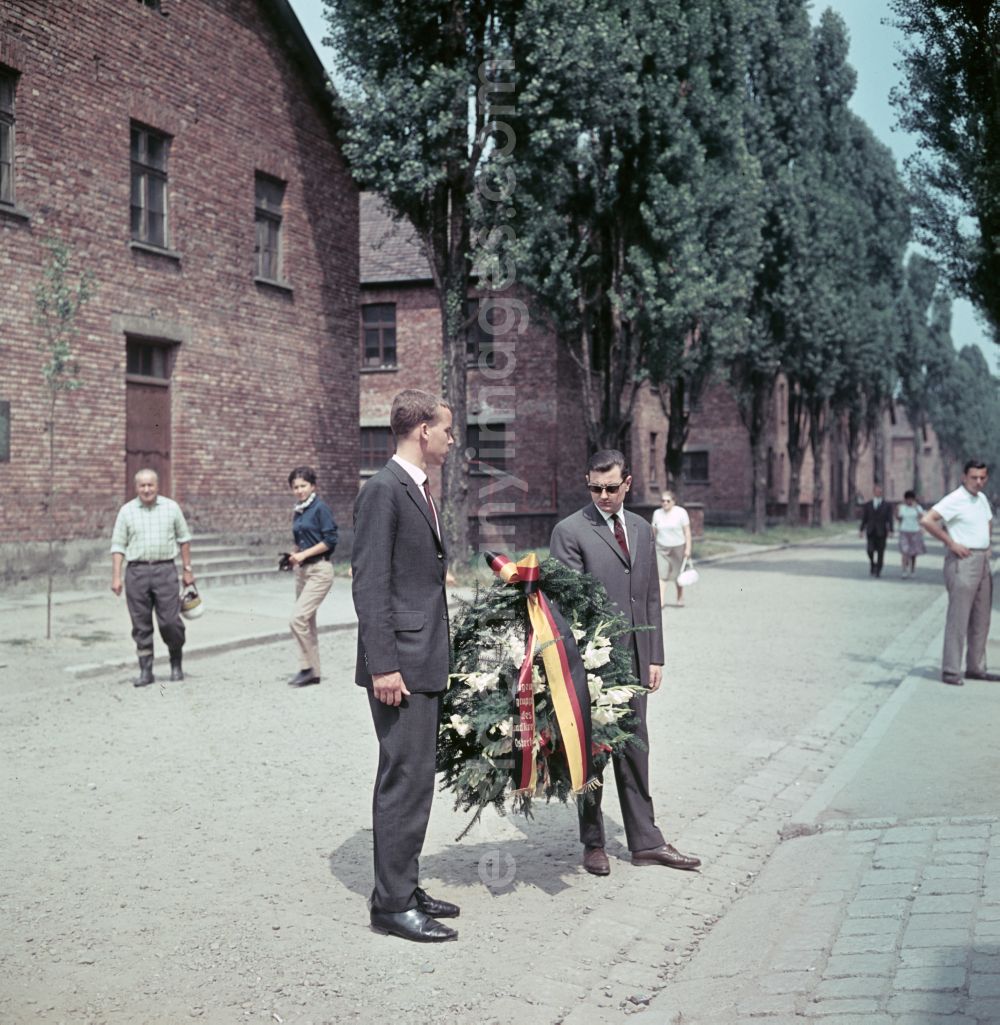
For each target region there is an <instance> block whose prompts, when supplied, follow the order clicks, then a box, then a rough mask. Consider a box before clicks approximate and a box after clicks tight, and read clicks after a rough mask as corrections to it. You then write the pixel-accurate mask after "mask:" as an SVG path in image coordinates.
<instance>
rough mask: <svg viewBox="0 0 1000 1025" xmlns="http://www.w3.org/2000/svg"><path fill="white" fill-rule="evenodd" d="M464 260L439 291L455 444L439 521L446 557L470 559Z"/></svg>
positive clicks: (443, 487)
mask: <svg viewBox="0 0 1000 1025" xmlns="http://www.w3.org/2000/svg"><path fill="white" fill-rule="evenodd" d="M464 271H465V268H464V264H463V265H462V266H461V268H460V269H458V270H457V272H456V271H454V270H453V271H452V272H451V273H449V275H448V277H447V278H446V283H445V288H444V290H443V293H439V294H440V295H441V328H442V332H441V333H442V349H443V356H444V359H443V361H442V381H441V390H442V392H443V395H444V398H445V399H446V400H447V402H448V404H449V405H450V406H451V414H452V423H453V429H454V432H455V444H454V445H452V447H451V450H450V451H449V452H448V457H447V459H446V460H445V463H444V466H443V468H442V472H441V506H442V509H441V522H442V528H443V530H444V536H445V543H446V544H447V546H448V557H449V561H450V562H451V563H452V564H453V565H454V564H463V563H465V562H467V561H468V559H469V476H468V461H467V460H466V457H465V424H466V418H467V416H468V397H467V381H468V371H467V369H466V352H465V302H466V294H467V291H468V284H467V283H468V276H467V275H466V274H465V272H464Z"/></svg>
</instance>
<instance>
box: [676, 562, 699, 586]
mask: <svg viewBox="0 0 1000 1025" xmlns="http://www.w3.org/2000/svg"><path fill="white" fill-rule="evenodd" d="M697 583H698V571H697V570H696V569H695V568H694V563H693V562H692V561H691V557H690V556H688V557H687V558H686V559H685V560H684V561H683V562H682V563H681V571H680V573H678V574H677V586H678V587H690V586H691V585H692V584H697Z"/></svg>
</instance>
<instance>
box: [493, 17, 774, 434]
mask: <svg viewBox="0 0 1000 1025" xmlns="http://www.w3.org/2000/svg"><path fill="white" fill-rule="evenodd" d="M743 13H744V4H743V3H742V2H734V0H730V2H727V3H722V4H720V3H710V2H708V0H698V2H688V3H680V2H679V0H669V2H663V0H660V2H655V3H654V2H651V0H633V2H625V3H623V2H620V0H601V2H597V3H594V2H592V0H528V2H527V3H526V4H525V7H524V10H523V11H522V14H521V18H520V21H519V23H518V48H517V65H516V67H517V75H518V115H517V116H516V117H515V118H513V119H512V124H513V125H514V127H515V129H516V133H517V140H518V148H517V155H516V159H513V160H511V159H510V158H508V157H505V156H502V155H499V154H498V155H494V156H493V157H492V159H491V160H490V163H489V166H488V167H487V168H486V173H487V174H488V175H492V176H493V177H494V178H495V179H496V180H500V179H501V178H502V175H503V174H504V172H505V170H506V168H508V167H513V168H515V169H516V172H517V185H516V190H515V191H514V195H513V196H512V198H511V200H510V202H509V203H508V205H507V207H506V208H504V209H502V210H497V209H495V208H492V207H486V208H484V209H483V210H482V216H483V218H484V222H485V224H486V225H487V226H488V225H490V224H493V223H497V221H499V220H503V221H504V222H505V223H507V224H508V225H510V226H511V227H512V229H513V233H512V234H513V236H515V237H511V238H509V239H508V240H507V243H506V245H505V246H504V247H503V248H504V251H505V252H506V253H507V254H508V255H509V257H510V259H511V261H512V262H513V263H514V264H515V265H516V267H517V275H518V280H519V281H521V282H522V283H524V284H525V285H526V286H527V288H528V289H529V290H530V292H531V294H532V296H533V297H534V299H535V301H536V303H537V305H538V308H539V310H540V312H541V313H542V314H543V315H544V317H545V319H546V321H547V322H548V323H550V324H551V325H552V326H553V327H554V329H555V330H556V331H557V333H558V334H559V335H560V336H561V338H562V339H563V341H564V343H565V344H566V346H567V347H568V351H569V353H570V355H571V356H572V358H573V360H574V361H575V363H576V364H577V366H578V367H579V369H580V372H581V373H580V381H581V387H582V396H581V397H582V403H581V406H582V409H583V412H584V417H585V422H586V425H587V431H588V440H589V442H590V445H591V446H592V447H595V448H596V447H600V446H606V445H612V446H616V447H620V446H621V445H623V443H624V438H625V436H626V434H627V431H628V428H629V425H630V420H631V415H632V410H633V407H634V403H635V401H636V397H637V394H638V389H639V387H640V385H641V384H642V383H643V382H644V381H645V380H647V379H650V380H652V381H653V382H654V383H655V384H663V385H664V386H665V387H666V388H667V389H669V387H670V384H671V382H672V381H673V379H674V378H675V377H677V376H678V375H682V374H685V373H697V370H698V369H699V368H700V367H703V366H704V365H705V363H706V360H707V354H708V352H709V351H710V350H709V346H710V341H711V339H712V338H714V337H715V336H716V335H718V336H720V337H721V336H722V335H723V334H724V333H726V332H727V331H732V330H733V329H734V324H735V325H736V326H737V327H738V328H739V329H742V322H741V317H740V303H739V301H738V300H739V296H740V295H741V294H742V293H743V292H744V291H745V289H746V287H747V282H748V279H749V274H750V270H751V268H752V266H753V264H754V262H755V259H756V249H755V244H754V243H755V238H756V212H755V209H754V195H755V189H756V188H757V187H758V186H757V181H756V167H755V164H754V162H753V161H752V160H751V159H750V157H749V156H748V154H747V151H746V147H745V144H744V140H743V134H742V120H741V96H742V90H743V86H744V80H745V68H744V65H743V63H742V56H741V55H742V42H741V40H742V36H743V31H744V22H743Z"/></svg>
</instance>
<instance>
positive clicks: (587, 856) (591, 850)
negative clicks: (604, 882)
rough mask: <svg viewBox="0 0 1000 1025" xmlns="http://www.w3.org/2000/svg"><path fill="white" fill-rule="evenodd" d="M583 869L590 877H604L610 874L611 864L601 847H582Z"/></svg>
mask: <svg viewBox="0 0 1000 1025" xmlns="http://www.w3.org/2000/svg"><path fill="white" fill-rule="evenodd" d="M583 867H584V868H585V869H586V870H587V871H588V872H589V873H590V874H591V875H592V876H606V875H610V874H611V862H609V861H608V856H607V854H606V853H605V850H604V848H603V847H584V849H583Z"/></svg>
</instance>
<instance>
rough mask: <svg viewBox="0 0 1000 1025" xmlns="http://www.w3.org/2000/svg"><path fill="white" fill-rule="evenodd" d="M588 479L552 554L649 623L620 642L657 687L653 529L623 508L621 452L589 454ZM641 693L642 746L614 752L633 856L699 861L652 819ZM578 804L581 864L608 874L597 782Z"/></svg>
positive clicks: (625, 480) (659, 646) (637, 708)
mask: <svg viewBox="0 0 1000 1025" xmlns="http://www.w3.org/2000/svg"><path fill="white" fill-rule="evenodd" d="M586 481H587V488H588V489H589V491H590V493H591V495H593V499H594V500H593V503H592V504H590V505H587V506H586V507H585V508H584V509H581V510H580V511H579V512H577V513H574V514H573V515H572V516H568V517H567V518H566V519H564V520H561V521H560V522H559V523H557V524H556V526H555V529H554V530H553V531H552V539H551V541H550V542H549V544H550V550H551V554H552V556H553V558H556V559H558V560H559V561H560V562H563V563H565V564H566V565H567V566H569V567H570V568H571V569H575V570H579V571H580V572H582V573H590V574H591V575H592V576H594V577H596V578H597V579H598V580H600V582H601V583H602V584H603V585H604V587H605V589H606V590H607V592H608V595H609V596H610V598H611V600H612V601H614V603H615V604H616V605H617V606H618V608H619V609H621V611H622V613H623V614H624V616H625V618H626V620H628V622H629V623H630V625H632V626H637V627H645V626H651V627H653V629H652V630H640V631H638V632H636V633H631V634H626V635H625V636H624V637H623V638H622V639H621V640H620V643H623V644H627V645H628V646H629V647H630V648H631V651H632V663H633V670H634V672H635V675H636V676H637V677H638V678H639V680H640V681H641V682H642V683H643V684H644V685H645V686H646V687H648V688H649V690H650V691H656V690H658V689H659V687H660V682H661V680H662V678H663V619H662V615H663V614H662V612H661V610H660V587H659V580H658V577H657V572H656V548H655V545H654V541H653V531H652V528H651V527H650V525H649V524H648V523H647V522H646V521H645V520H644V519H643V518H642V517H641V516H636V515H635V513H631V512H626V511H625V510H623V509H622V503H623V502H624V501H625V496H626V495H627V494H628V490H629V487H630V486H631V484H632V478H631V477H630V476H629V473H628V467H627V466H626V464H625V456H624V455H622V453H621V452H618V451H616V450H615V449H605V450H603V451H601V452H596V453H595V454H594V455H593V456H591V458H590V464H589V466H588V470H587V476H586ZM646 700H647V695H645V694H642V695H637V696H636V697H634V698H633V699H632V711H633V713H634V715H635V728H634V732H635V735H636V737H637V738H638V739H639V740H641V741H642V743H643V745H644V746H643V747H639V746H637V745H635V744H627V745H626V746H625V749H624V750H623V751H622V752H621V753H619V754H616V755H614V756H613V761H614V767H615V784H616V785H617V787H618V800H619V802H620V804H621V809H622V819H623V822H624V825H625V839H626V841H627V843H628V849H629V850H630V851H631V852H632V863H633V864H634V865H665V866H667V867H668V868H681V869H693V868H697V867H698V866H699V865H700V864H701V861H700V860H699V859H698V858H695V857H691V856H689V855H686V854H681V853H680V851H678V850H677V849H676V848H675V847H674V846H673V845H671V844H668V843H666V842H665V841H664V839H663V834H662V833H661V832H660V830H659V828H658V827H657V825H656V821H655V818H654V814H653V801H652V798H651V797H650V794H649V733H648V731H647V729H646ZM579 811H580V841H581V843H583V845H584V851H583V867H584V868H585V869H586V870H587V871H588V872H590V873H591V874H592V875H598V876H606V875H607V874H608V873H609V872H610V871H611V865H610V862H609V861H608V856H607V853H606V852H605V850H604V846H605V835H604V817H603V815H602V814H601V789H597V790H595V791H593V793H592V795H589V796H588V797H586V798H580V800H579Z"/></svg>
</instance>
